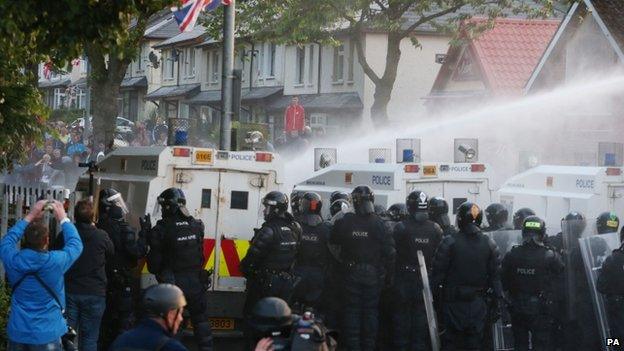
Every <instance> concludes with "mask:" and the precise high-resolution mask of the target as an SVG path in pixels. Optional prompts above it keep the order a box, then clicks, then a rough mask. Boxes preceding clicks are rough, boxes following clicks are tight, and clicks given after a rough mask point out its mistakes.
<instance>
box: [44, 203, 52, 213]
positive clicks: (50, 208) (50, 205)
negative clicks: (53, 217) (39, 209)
mask: <svg viewBox="0 0 624 351" xmlns="http://www.w3.org/2000/svg"><path fill="white" fill-rule="evenodd" d="M53 204H54V201H50V200H48V202H46V204H45V205H44V206H43V210H44V211H50V212H53V211H54V206H53Z"/></svg>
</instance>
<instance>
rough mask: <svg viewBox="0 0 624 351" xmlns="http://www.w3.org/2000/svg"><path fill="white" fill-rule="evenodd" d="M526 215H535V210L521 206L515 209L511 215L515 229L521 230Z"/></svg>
mask: <svg viewBox="0 0 624 351" xmlns="http://www.w3.org/2000/svg"><path fill="white" fill-rule="evenodd" d="M528 216H535V211H533V210H532V209H530V208H528V207H523V208H521V209H519V210H518V211H516V212H515V213H514V215H513V226H514V229H515V230H522V224H524V220H525V218H527V217H528Z"/></svg>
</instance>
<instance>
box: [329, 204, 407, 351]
mask: <svg viewBox="0 0 624 351" xmlns="http://www.w3.org/2000/svg"><path fill="white" fill-rule="evenodd" d="M356 211H357V209H356ZM330 242H331V243H332V244H335V245H337V246H339V247H340V250H341V251H340V260H341V268H342V272H343V274H342V277H343V278H344V283H343V285H342V301H343V305H344V313H343V315H344V321H343V329H342V333H343V334H344V340H345V345H346V347H347V349H349V350H373V349H374V348H375V339H376V337H377V330H378V306H379V295H380V292H381V288H382V286H383V284H384V278H385V277H386V275H388V276H391V275H392V274H393V272H392V267H393V265H394V258H395V251H394V240H392V237H391V236H390V235H388V234H387V233H386V230H385V225H384V222H383V221H382V220H381V219H380V218H379V217H378V216H376V215H374V214H372V213H370V214H368V215H358V214H355V213H346V214H345V215H344V216H343V217H342V218H341V219H339V220H338V221H336V223H335V224H334V227H333V228H332V233H331V236H330Z"/></svg>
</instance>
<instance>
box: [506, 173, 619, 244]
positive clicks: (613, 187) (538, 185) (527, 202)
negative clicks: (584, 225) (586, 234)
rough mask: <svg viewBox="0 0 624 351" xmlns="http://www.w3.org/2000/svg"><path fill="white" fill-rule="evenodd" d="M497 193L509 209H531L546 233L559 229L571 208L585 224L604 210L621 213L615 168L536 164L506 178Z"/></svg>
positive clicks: (617, 176) (591, 221) (617, 177)
mask: <svg viewBox="0 0 624 351" xmlns="http://www.w3.org/2000/svg"><path fill="white" fill-rule="evenodd" d="M498 193H499V196H500V201H501V202H502V203H503V204H504V205H505V206H506V207H507V208H508V209H510V212H511V211H516V210H518V209H519V208H522V207H529V208H531V209H533V211H535V213H536V214H537V215H538V216H540V217H542V218H544V220H545V221H546V226H547V227H548V229H549V233H551V232H554V233H556V232H557V231H558V230H560V226H561V219H562V218H563V217H564V216H565V215H566V214H567V213H569V212H570V211H578V212H580V213H582V214H583V215H585V217H586V218H587V219H588V224H589V223H593V222H594V220H595V218H596V217H598V215H599V214H600V213H602V212H604V211H614V212H615V213H616V214H617V215H618V216H620V218H621V216H624V200H622V196H624V177H623V176H622V169H621V168H617V167H581V166H538V167H535V168H532V169H529V170H527V171H525V172H522V173H520V174H518V175H515V176H513V177H511V178H509V179H508V180H507V181H506V182H505V183H504V184H503V186H502V187H501V188H500V190H499V192H498Z"/></svg>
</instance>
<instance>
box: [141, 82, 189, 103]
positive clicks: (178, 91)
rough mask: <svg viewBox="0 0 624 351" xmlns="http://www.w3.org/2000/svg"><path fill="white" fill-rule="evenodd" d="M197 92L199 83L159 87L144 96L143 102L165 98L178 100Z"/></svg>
mask: <svg viewBox="0 0 624 351" xmlns="http://www.w3.org/2000/svg"><path fill="white" fill-rule="evenodd" d="M197 92H199V83H197V84H184V85H172V86H166V87H160V88H158V89H157V90H155V91H153V92H151V93H149V94H147V95H145V100H148V101H150V100H159V99H167V98H178V97H185V96H190V95H193V94H196V93H197Z"/></svg>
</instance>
